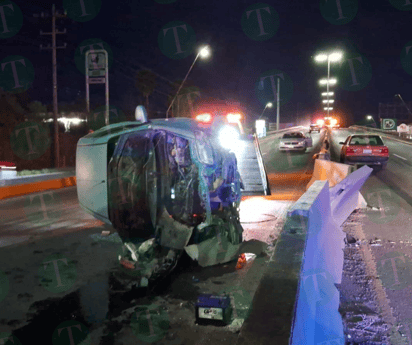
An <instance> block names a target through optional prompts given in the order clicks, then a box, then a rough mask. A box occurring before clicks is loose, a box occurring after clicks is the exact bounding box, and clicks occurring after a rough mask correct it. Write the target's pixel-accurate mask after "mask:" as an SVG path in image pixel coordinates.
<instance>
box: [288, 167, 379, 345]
mask: <svg viewBox="0 0 412 345" xmlns="http://www.w3.org/2000/svg"><path fill="white" fill-rule="evenodd" d="M372 171H373V169H371V168H369V167H367V166H364V167H363V168H361V169H359V170H357V171H355V172H353V173H351V174H350V175H348V176H347V177H346V178H345V179H343V180H342V181H340V182H339V183H338V184H336V185H335V186H334V187H332V188H331V189H329V182H328V181H327V180H325V181H320V180H318V181H315V182H314V183H312V185H311V186H310V187H309V189H308V190H307V192H306V193H305V194H304V195H303V196H302V197H301V198H300V199H299V200H298V201H297V202H296V203H295V204H294V206H293V207H292V208H291V210H290V211H289V212H288V219H287V221H286V224H285V228H284V232H285V233H290V234H295V236H305V247H304V250H303V252H302V256H303V260H302V265H301V270H300V277H299V284H298V288H297V294H296V303H295V309H294V316H293V321H292V332H291V337H290V340H289V344H291V345H295V344H296V345H297V344H299V345H300V344H305V345H312V344H313V345H315V344H323V343H324V344H327V343H328V342H329V343H331V342H332V343H333V341H335V342H336V343H338V344H342V343H344V335H343V323H342V318H341V315H340V313H339V291H338V289H337V288H336V284H340V283H341V279H342V269H343V248H344V237H345V236H344V233H343V231H342V230H341V228H340V226H341V224H342V223H343V221H344V220H345V219H346V218H347V217H348V216H349V215H350V213H352V212H353V211H354V210H355V209H356V206H357V203H356V202H354V200H358V194H359V189H360V188H361V187H362V185H363V184H364V182H365V181H366V179H367V178H368V177H369V175H370V173H371V172H372Z"/></svg>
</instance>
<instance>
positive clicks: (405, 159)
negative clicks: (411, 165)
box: [392, 153, 407, 161]
mask: <svg viewBox="0 0 412 345" xmlns="http://www.w3.org/2000/svg"><path fill="white" fill-rule="evenodd" d="M392 154H393V155H394V156H396V157H398V158H400V159H403V160H404V161H407V159H406V158H403V157H401V156H398V155H397V154H396V153H392Z"/></svg>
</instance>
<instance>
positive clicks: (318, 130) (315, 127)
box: [309, 123, 321, 133]
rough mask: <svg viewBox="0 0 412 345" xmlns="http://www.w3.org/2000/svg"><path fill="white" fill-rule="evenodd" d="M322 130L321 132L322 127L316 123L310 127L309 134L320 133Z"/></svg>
mask: <svg viewBox="0 0 412 345" xmlns="http://www.w3.org/2000/svg"><path fill="white" fill-rule="evenodd" d="M320 130H321V127H320V126H319V125H318V124H316V123H312V124H311V125H310V127H309V133H312V132H318V133H320Z"/></svg>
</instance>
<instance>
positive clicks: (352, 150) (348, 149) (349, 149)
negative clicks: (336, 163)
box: [346, 147, 355, 154]
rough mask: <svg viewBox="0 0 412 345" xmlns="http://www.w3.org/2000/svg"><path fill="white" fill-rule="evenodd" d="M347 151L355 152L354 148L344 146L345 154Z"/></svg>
mask: <svg viewBox="0 0 412 345" xmlns="http://www.w3.org/2000/svg"><path fill="white" fill-rule="evenodd" d="M348 153H355V150H354V149H353V148H351V147H347V148H346V154H348Z"/></svg>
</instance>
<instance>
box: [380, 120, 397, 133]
mask: <svg viewBox="0 0 412 345" xmlns="http://www.w3.org/2000/svg"><path fill="white" fill-rule="evenodd" d="M381 124H382V128H381V129H385V130H396V119H382V122H381Z"/></svg>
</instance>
